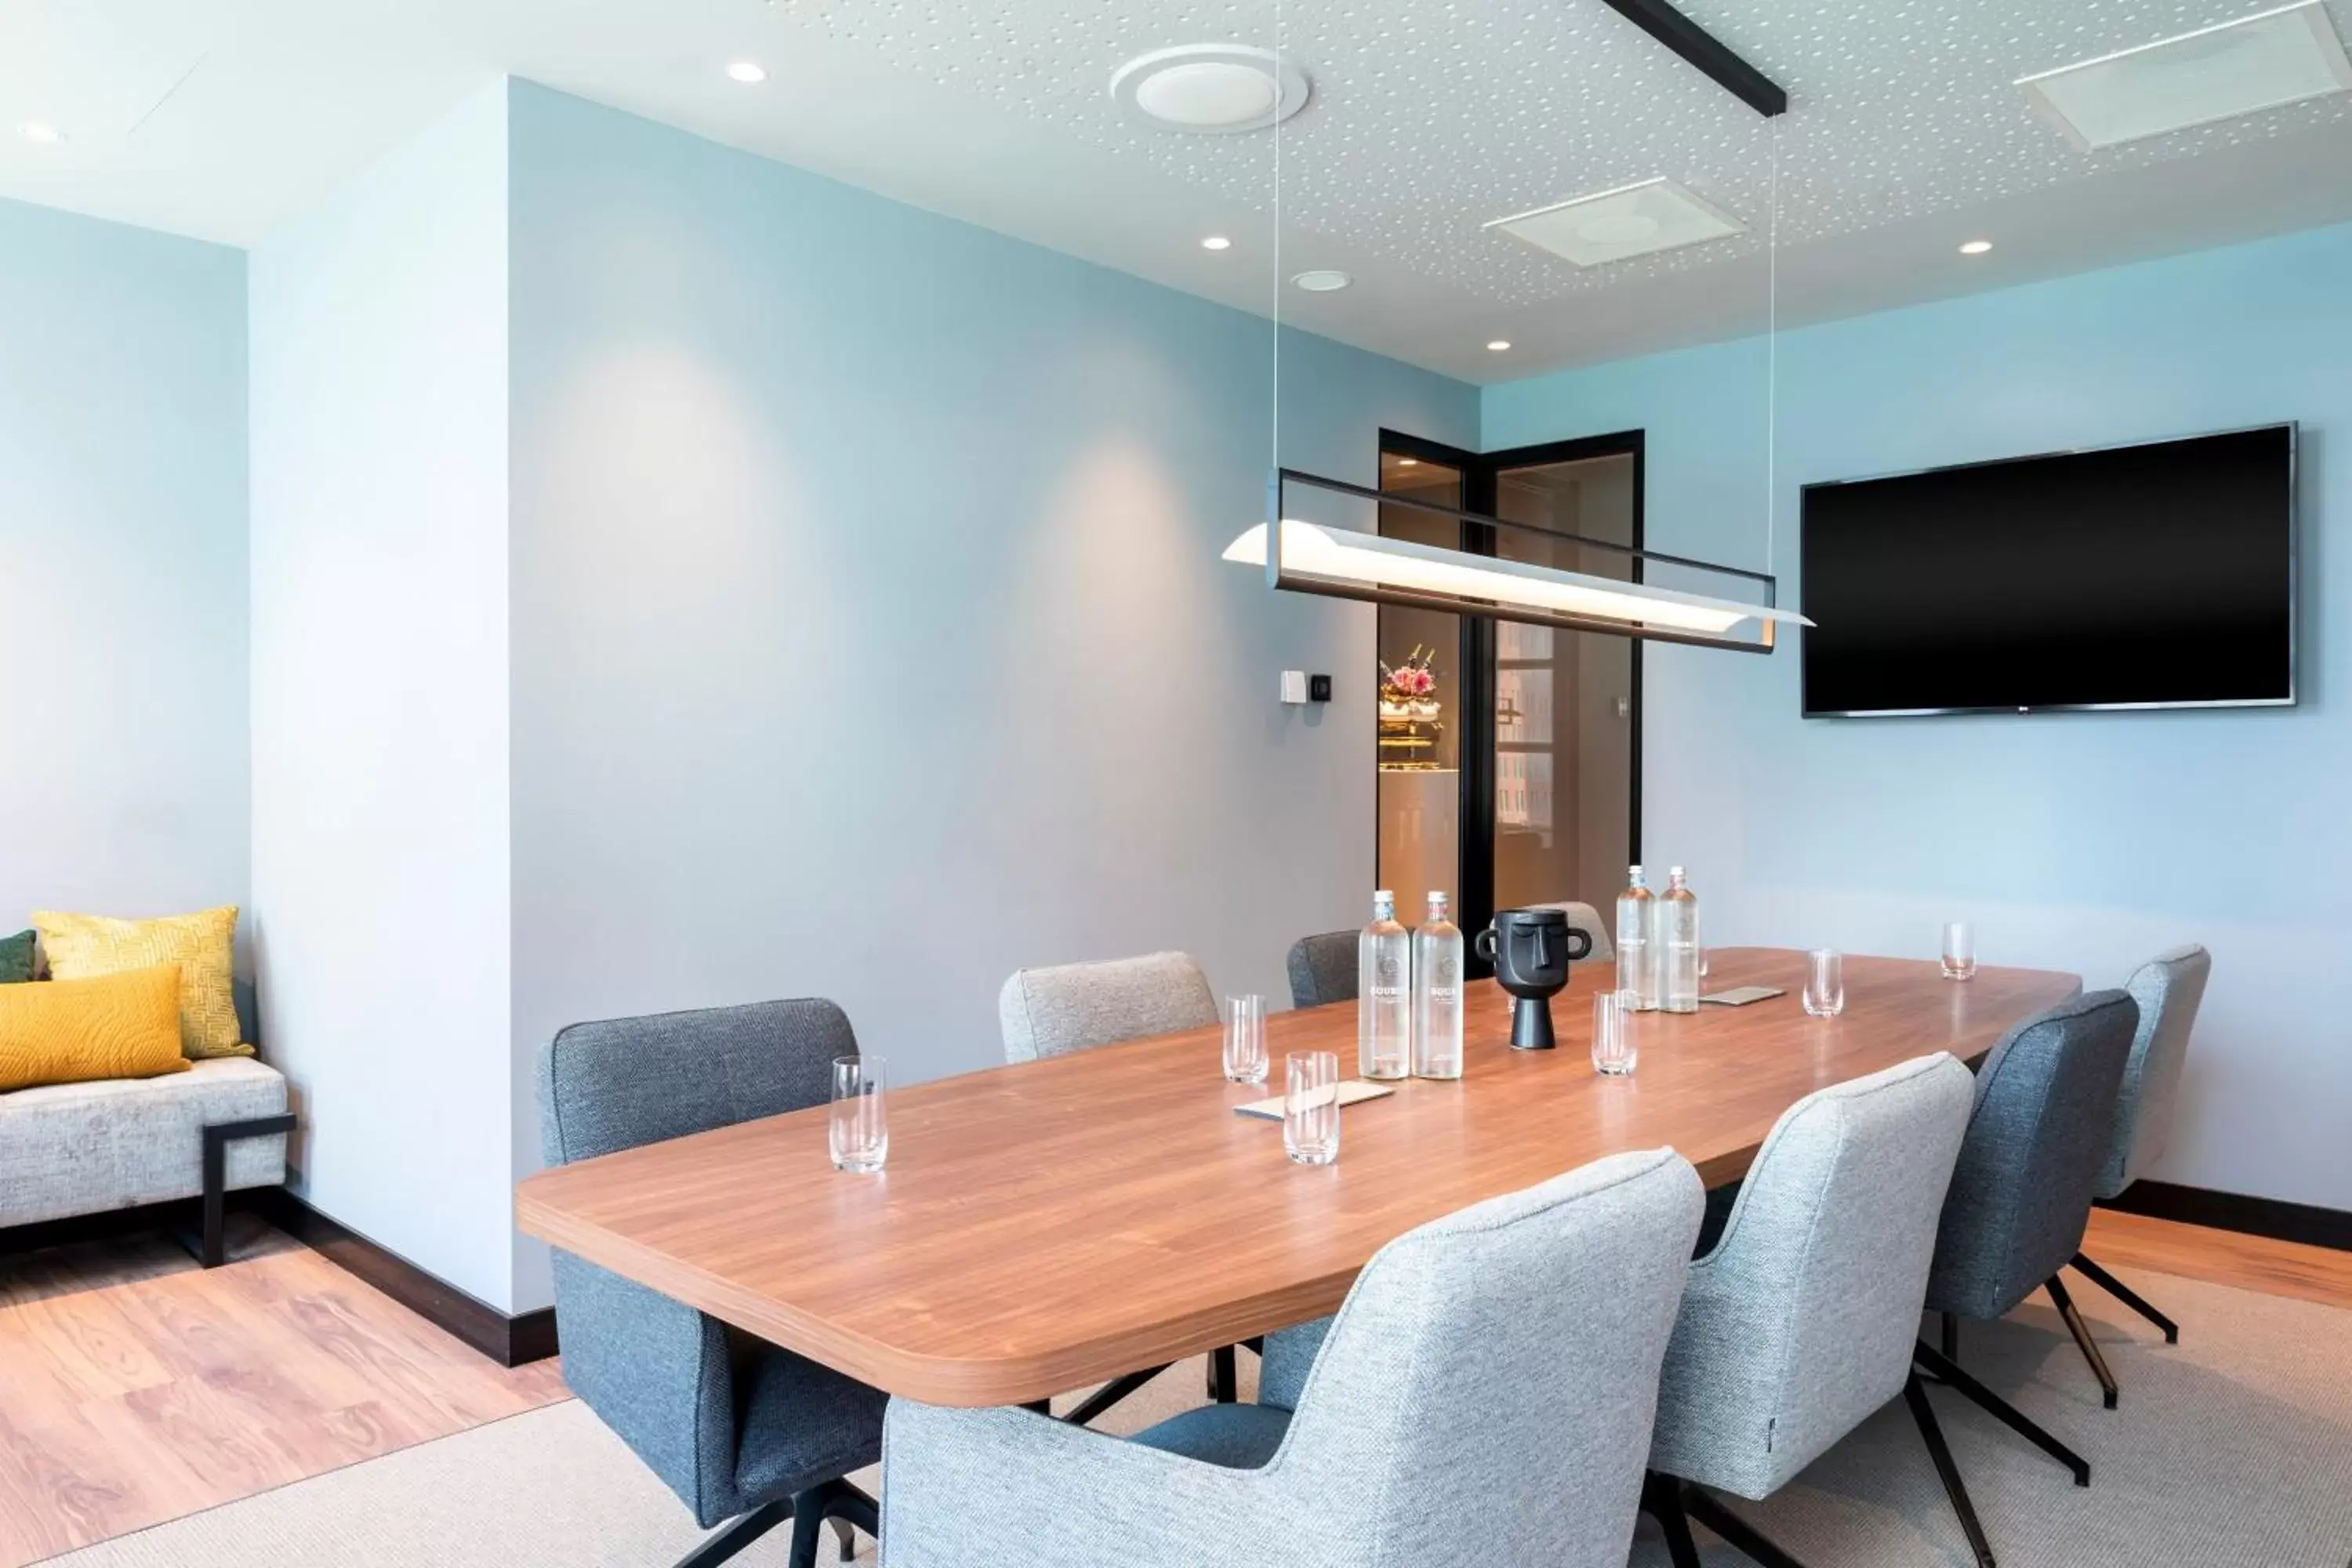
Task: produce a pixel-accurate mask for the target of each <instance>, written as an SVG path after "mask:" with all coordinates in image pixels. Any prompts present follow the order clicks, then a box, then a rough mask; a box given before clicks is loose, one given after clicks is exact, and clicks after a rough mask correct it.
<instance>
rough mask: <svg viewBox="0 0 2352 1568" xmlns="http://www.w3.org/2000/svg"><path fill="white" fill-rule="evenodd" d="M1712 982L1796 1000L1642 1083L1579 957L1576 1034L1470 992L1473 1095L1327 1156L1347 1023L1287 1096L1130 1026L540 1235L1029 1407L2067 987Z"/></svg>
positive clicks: (1794, 974) (1709, 1023)
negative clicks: (1294, 1142)
mask: <svg viewBox="0 0 2352 1568" xmlns="http://www.w3.org/2000/svg"><path fill="white" fill-rule="evenodd" d="M1709 961H1710V973H1709V974H1708V977H1707V981H1706V984H1707V987H1708V988H1709V989H1710V990H1722V989H1727V988H1729V987H1731V986H1735V985H1746V984H1762V985H1778V986H1783V987H1785V988H1786V989H1787V992H1788V994H1786V995H1785V996H1780V997H1776V998H1774V999H1772V1000H1770V1001H1766V1002H1759V1003H1753V1004H1750V1005H1748V1006H1745V1007H1736V1008H1732V1007H1719V1006H1713V1005H1709V1006H1705V1007H1702V1008H1701V1009H1700V1011H1699V1012H1698V1013H1697V1014H1696V1015H1690V1016H1669V1015H1663V1014H1644V1015H1643V1016H1642V1017H1641V1022H1640V1028H1641V1041H1640V1046H1641V1060H1640V1064H1639V1067H1638V1068H1637V1070H1636V1071H1635V1073H1634V1074H1633V1077H1631V1078H1627V1079H1603V1078H1601V1077H1599V1076H1597V1075H1596V1074H1594V1072H1593V1071H1592V1068H1591V1061H1590V1058H1589V1056H1588V1050H1589V1047H1590V1042H1591V1027H1592V1000H1591V999H1592V994H1593V992H1594V991H1595V990H1597V989H1599V988H1601V987H1602V986H1603V985H1606V984H1609V983H1610V982H1609V979H1608V975H1609V970H1610V966H1609V965H1607V964H1600V963H1595V964H1581V965H1579V966H1578V967H1577V969H1576V972H1575V974H1574V977H1573V980H1572V982H1571V984H1570V988H1569V989H1568V990H1567V991H1566V992H1564V993H1562V994H1560V995H1559V996H1556V997H1554V998H1553V999H1552V1014H1553V1018H1554V1020H1555V1023H1556V1026H1557V1028H1558V1031H1559V1049H1557V1050H1552V1051H1533V1052H1522V1051H1514V1050H1512V1049H1511V1048H1510V1047H1509V1046H1508V1045H1507V1043H1506V1042H1507V1039H1508V1037H1509V1027H1510V1025H1509V1016H1510V1014H1509V998H1508V997H1507V996H1505V995H1504V994H1502V993H1501V991H1500V990H1499V989H1497V988H1496V986H1495V985H1494V984H1492V983H1491V982H1483V983H1480V984H1477V985H1476V986H1475V987H1474V993H1475V994H1474V997H1473V999H1472V1001H1471V1003H1470V1005H1469V1016H1468V1019H1467V1023H1466V1026H1465V1037H1466V1051H1465V1054H1466V1063H1465V1074H1464V1077H1463V1079H1462V1080H1461V1081H1460V1082H1458V1083H1433V1082H1423V1081H1411V1082H1407V1083H1404V1084H1402V1085H1400V1086H1399V1087H1398V1089H1397V1092H1396V1093H1395V1094H1394V1095H1393V1096H1391V1098H1389V1099H1385V1100H1373V1101H1370V1102H1368V1103H1365V1104H1362V1105H1359V1106H1352V1107H1350V1108H1349V1109H1348V1110H1345V1111H1343V1112H1342V1113H1341V1118H1340V1120H1341V1136H1340V1152H1339V1163H1337V1164H1334V1165H1329V1166H1323V1167H1308V1166H1301V1165H1293V1164H1291V1163H1289V1162H1288V1161H1287V1160H1286V1159H1285V1158H1284V1157H1283V1152H1282V1129H1281V1127H1280V1125H1279V1124H1278V1123H1276V1122H1274V1121H1264V1120H1260V1119H1258V1118H1255V1117H1243V1116H1236V1115H1234V1112H1233V1110H1232V1107H1234V1106H1235V1105H1238V1104H1240V1103H1242V1102H1244V1101H1245V1100H1255V1099H1259V1098H1262V1097H1264V1096H1265V1095H1266V1094H1267V1093H1269V1092H1278V1091H1279V1088H1280V1079H1281V1074H1282V1056H1283V1053H1285V1052H1286V1051H1295V1050H1306V1049H1317V1048H1319V1049H1330V1050H1337V1051H1339V1053H1340V1054H1341V1062H1342V1070H1343V1071H1352V1069H1353V1066H1354V1053H1355V1037H1356V1008H1355V1005H1354V1004H1353V1003H1341V1004H1337V1005H1331V1006H1327V1007H1318V1008H1311V1009H1308V1010H1306V1011H1303V1012H1296V1013H1282V1014H1276V1015H1273V1016H1269V1017H1268V1018H1267V1019H1266V1047H1267V1052H1268V1054H1269V1055H1270V1056H1271V1057H1272V1058H1273V1061H1274V1081H1273V1082H1272V1083H1271V1084H1269V1085H1268V1086H1266V1087H1264V1088H1253V1087H1247V1086H1243V1085H1235V1084H1228V1083H1227V1082H1225V1081H1224V1079H1223V1074H1222V1072H1221V1070H1220V1054H1219V1047H1220V1041H1219V1032H1218V1031H1217V1030H1216V1029H1213V1028H1211V1029H1201V1030H1193V1031H1191V1032H1189V1033H1185V1034H1180V1035H1168V1036H1162V1037H1158V1038H1154V1039H1148V1040H1136V1041H1130V1042H1128V1043H1127V1044H1124V1045H1118V1046H1108V1047H1099V1048H1097V1049H1095V1050H1089V1051H1082V1052H1079V1053H1077V1054H1076V1055H1073V1056H1066V1057H1060V1058H1054V1059H1051V1060H1047V1061H1041V1062H1033V1063H1027V1064H1024V1065H1022V1066H1019V1067H1006V1068H991V1069H989V1070H986V1071H983V1072H974V1073H967V1074H965V1075H963V1076H962V1077H960V1078H950V1079H939V1080H937V1081H934V1082H931V1083H925V1084H919V1085H916V1086H913V1087H911V1088H907V1089H892V1090H891V1091H890V1105H889V1116H890V1160H889V1166H888V1169H887V1171H886V1172H884V1173H881V1174H878V1175H870V1176H857V1175H847V1174H844V1173H839V1172H836V1171H835V1170H834V1168H833V1166H832V1164H831V1163H830V1161H829V1159H828V1157H827V1153H826V1147H825V1121H826V1112H825V1109H824V1107H823V1106H818V1107H815V1108H813V1109H811V1110H802V1111H796V1112H794V1113H793V1114H792V1115H789V1116H779V1117H773V1118H771V1119H769V1120H766V1121H752V1122H746V1123H744V1124H742V1125H740V1126H736V1127H728V1128H721V1129H719V1130H718V1131H711V1132H704V1133H699V1134H697V1135H695V1136H693V1137H688V1138H681V1139H677V1140H675V1141H673V1142H664V1143H656V1144H649V1145H646V1147H644V1148H639V1149H632V1150H627V1151H625V1152H620V1153H616V1154H608V1155H605V1156H604V1157H603V1158H601V1159H595V1160H586V1161H583V1162H581V1163H577V1164H572V1165H567V1166H563V1167H561V1168H559V1169H555V1170H550V1171H542V1172H541V1173H538V1174H537V1175H534V1176H531V1177H530V1178H528V1179H527V1180H525V1181H524V1182H523V1183H522V1184H521V1185H520V1188H519V1189H518V1191H517V1198H516V1212H517V1215H518V1218H519V1221H520V1225H521V1226H522V1228H523V1229H524V1230H526V1231H529V1232H530V1234H531V1235H533V1236H537V1237H541V1238H543V1239H545V1240H547V1241H549V1242H551V1243H552V1244H553V1245H555V1246H557V1247H562V1248H564V1249H565V1250H567V1251H570V1252H572V1253H576V1254H578V1255H579V1256H580V1257H582V1258H587V1259H589V1260H590V1261H592V1262H594V1263H598V1264H601V1265H603V1266H604V1268H610V1269H612V1270H614V1272H616V1273H619V1274H622V1275H625V1276H626V1277H627V1278H629V1279H636V1280H640V1281H642V1282H644V1283H645V1284H646V1285H649V1286H651V1287H653V1288H654V1289H656V1290H659V1291H661V1292H663V1293H664V1294H666V1295H668V1296H672V1297H675V1298H677V1300H682V1301H686V1302H688V1303H690V1304H691V1305H693V1306H695V1307H698V1308H699V1309H701V1310H704V1311H706V1312H709V1313H710V1314H711V1315H712V1316H714V1317H718V1318H720V1319H723V1320H725V1321H728V1322H730V1323H733V1324H734V1325H736V1326H737V1327H739V1328H740V1329H743V1330H745V1331H749V1332H751V1333H753V1334H756V1335H758V1336H759V1337H760V1338H761V1339H764V1340H768V1341H770V1342H773V1343H776V1344H780V1345H783V1346H786V1347H788V1348H790V1349H792V1350H795V1351H798V1352H801V1353H802V1354H803V1355H807V1356H810V1357H812V1358H814V1360H817V1361H820V1362H823V1363H826V1364H827V1365H829V1366H833V1367H835V1368H838V1369H839V1370H841V1371H842V1372H845V1373H849V1374H850V1375H852V1376H854V1377H857V1378H860V1379H863V1380H864V1381H865V1382H866V1383H869V1384H874V1385H875V1386H877V1387H879V1388H883V1389H886V1390H887V1391H889V1392H890V1393H892V1394H904V1395H907V1396H908V1397H911V1398H915V1399H919V1400H924V1401H927V1402H929V1403H931V1404H936V1405H1013V1404H1018V1403H1022V1402H1025V1401H1030V1400H1035V1399H1042V1398H1045V1396H1046V1395H1048V1394H1059V1393H1063V1392H1065V1391H1067V1390H1070V1389H1076V1388H1084V1387H1087V1386H1089V1385H1091V1384H1097V1383H1102V1382H1105V1381H1107V1380H1108V1379H1110V1378H1112V1377H1115V1376H1117V1375H1118V1374H1119V1373H1125V1372H1129V1371H1132V1370H1134V1369H1136V1368H1139V1367H1149V1366H1157V1365H1159V1364H1160V1363H1165V1362H1171V1361H1174V1360H1177V1359H1179V1358H1181V1357H1183V1356H1187V1355H1193V1354H1198V1353H1199V1352H1203V1351H1207V1350H1211V1349H1214V1348H1215V1347H1218V1346H1221V1345H1229V1344H1233V1343H1235V1342H1238V1341H1240V1340H1243V1339H1244V1338H1247V1337H1249V1336H1251V1335H1255V1334H1262V1333H1265V1332H1266V1331H1269V1330H1272V1329H1276V1328H1279V1327H1281V1326H1283V1325H1285V1324H1287V1323H1295V1322H1299V1321H1305V1320H1307V1319H1309V1318H1314V1317H1318V1316H1321V1315H1322V1314H1324V1313H1327V1312H1329V1311H1331V1310H1334V1309H1335V1308H1337V1307H1338V1306H1339V1301H1340V1299H1341V1298H1342V1297H1343V1296H1345V1295H1346V1294H1347V1290H1348V1287H1349V1283H1350V1282H1351V1281H1352V1280H1353V1279H1355V1277H1356V1272H1357V1270H1358V1269H1360V1268H1362V1267H1363V1265H1364V1264H1365V1263H1366V1262H1367V1261H1368V1260H1369V1259H1370V1258H1371V1255H1372V1254H1373V1253H1374V1252H1375V1251H1377V1250H1378V1249H1379V1248H1380V1247H1381V1244H1382V1243H1384V1242H1386V1241H1388V1240H1389V1239H1391V1237H1396V1236H1398V1235H1401V1234H1402V1233H1403V1232H1404V1231H1407V1230H1410V1229H1412V1227H1413V1226H1417V1225H1420V1224H1422V1223H1423V1222H1424V1221H1426V1220H1430V1219H1434V1218H1436V1217H1437V1216H1438V1215H1444V1214H1447V1213H1450V1212H1452V1211H1453V1210H1454V1209H1458V1208H1461V1207H1463V1206H1464V1205H1468V1204H1472V1203H1475V1202H1477V1201H1478V1200H1480V1199H1482V1198H1488V1197H1492V1196H1495V1195H1496V1194H1500V1193H1507V1192H1513V1191H1516V1190H1517V1189H1519V1188H1521V1187H1527V1186H1531V1185H1533V1184H1536V1183H1538V1182H1540V1181H1543V1180H1544V1179H1546V1178H1547V1177H1550V1176H1555V1175H1558V1174H1559V1173H1561V1172H1563V1171H1567V1170H1570V1169H1571V1168H1573V1167H1575V1166H1577V1165H1580V1164H1582V1163H1585V1162H1587V1161H1589V1160H1593V1159H1597V1158H1599V1157H1600V1156H1601V1155H1604V1154H1610V1153H1615V1152H1620V1151H1623V1150H1628V1149H1646V1148H1654V1147H1655V1146H1657V1145H1659V1144H1672V1145H1673V1146H1674V1147H1675V1148H1676V1149H1679V1150H1680V1151H1682V1152H1683V1153H1684V1155H1685V1156H1686V1157H1687V1158H1688V1159H1689V1160H1690V1161H1691V1162H1692V1163H1694V1164H1696V1166H1697V1167H1698V1169H1699V1173H1700V1174H1701V1175H1702V1176H1704V1177H1705V1178H1706V1182H1707V1184H1709V1185H1710V1186H1714V1185H1718V1184H1723V1183H1726V1182H1729V1181H1732V1180H1734V1179H1736V1178H1738V1176H1739V1175H1740V1174H1741V1173H1744V1172H1745V1171H1746V1170H1747V1169H1748V1162H1749V1161H1750V1160H1751V1159H1753V1158H1754V1157H1755V1153H1756V1151H1757V1148H1758V1147H1759V1145H1760V1144H1761V1143H1762V1142H1763V1140H1764V1137H1765V1135H1766V1134H1767V1133H1768V1132H1769V1131H1770V1130H1771V1127H1772V1123H1773V1121H1774V1120H1775V1119H1776V1118H1778V1117H1779V1116H1780V1112H1781V1111H1783V1110H1786V1109H1787V1108H1788V1107H1789V1106H1790V1105H1791V1104H1793V1103H1794V1102H1795V1101H1796V1100H1799V1099H1801V1098H1802V1097H1803V1096H1804V1095H1806V1094H1808V1093H1810V1092H1811V1091H1812V1090H1813V1089H1819V1088H1822V1087H1823V1086H1824V1085H1827V1084H1832V1083H1838V1082H1842V1081H1843V1080H1844V1079H1851V1078H1855V1077H1858V1076H1860V1075H1862V1074H1864V1073H1868V1072H1874V1071H1875V1070H1877V1069H1878V1068H1885V1067H1890V1066H1892V1065H1894V1064H1895V1063H1896V1062H1900V1061H1904V1060H1906V1059H1908V1058H1912V1057H1916V1056H1920V1055H1923V1054H1925V1053H1927V1052H1930V1051H1938V1050H1945V1051H1949V1052H1951V1053H1952V1054H1953V1055H1954V1056H1957V1057H1958V1058H1961V1059H1962V1060H1964V1061H1969V1062H1971V1063H1973V1062H1975V1061H1977V1060H1978V1059H1979V1058H1981V1057H1982V1056H1983V1054H1984V1053H1985V1052H1986V1051H1987V1050H1988V1049H1989V1048H1990V1047H1991V1046H1992V1044H1993V1042H1994V1041H1996V1040H1997V1039H1999V1038H2000V1035H2001V1033H2002V1031H2004V1030H2005V1029H2007V1028H2008V1027H2009V1026H2011V1024H2014V1023H2016V1022H2018V1021H2019V1020H2020V1019H2021V1018H2023V1017H2025V1016H2028V1015H2030V1014H2032V1013H2034V1012H2037V1011H2039V1010H2041V1009H2042V1008H2044V1007H2048V1006H2051V1005H2054V1004H2056V1003H2059V1002H2062V1001H2064V1000H2065V999H2066V998H2067V997H2069V996H2071V995H2072V994H2074V993H2075V991H2077V990H2078V989H2079V988H2080V984H2081V983H2080V982H2079V981H2078V980H2077V978H2076V977H2075V976H2074V975H2072V974H2062V973H2052V972H2049V971H2046V970H2031V969H1990V968H1987V969H1981V970H1979V972H1978V973H1977V975H1976V977H1975V979H1973V980H1971V981H1969V982H1968V983H1966V984H1962V983H1958V982H1954V981H1948V980H1945V979H1943V978H1942V977H1941V976H1940V975H1939V974H1938V973H1937V966H1936V965H1935V964H1933V963H1919V962H1914V961H1911V960H1907V959H1889V958H1864V957H1851V956H1850V957H1848V958H1847V959H1846V960H1845V984H1846V1010H1845V1014H1844V1016H1843V1017H1838V1018H1811V1017H1808V1016H1806V1015H1805V1013H1804V1011H1803V1009H1802V1008H1801V1006H1800V1005H1799V1003H1798V994H1799V992H1800V990H1801V985H1802V983H1803V971H1804V956H1803V954H1801V953H1798V952H1786V951H1781V950H1778V949H1767V948H1730V949H1717V950H1714V951H1712V952H1710V953H1709Z"/></svg>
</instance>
